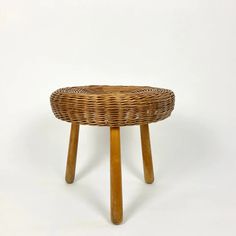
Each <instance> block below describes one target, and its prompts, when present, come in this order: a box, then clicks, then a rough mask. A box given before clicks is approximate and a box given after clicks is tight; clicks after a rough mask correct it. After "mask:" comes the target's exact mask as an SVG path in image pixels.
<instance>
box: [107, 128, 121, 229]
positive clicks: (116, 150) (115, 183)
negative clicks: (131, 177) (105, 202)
mask: <svg viewBox="0 0 236 236" xmlns="http://www.w3.org/2000/svg"><path fill="white" fill-rule="evenodd" d="M110 177H111V187H110V191H111V220H112V222H113V223H114V224H120V223H121V222H122V219H123V206H122V205H123V204H122V177H121V161H120V128H119V127H111V128H110Z"/></svg>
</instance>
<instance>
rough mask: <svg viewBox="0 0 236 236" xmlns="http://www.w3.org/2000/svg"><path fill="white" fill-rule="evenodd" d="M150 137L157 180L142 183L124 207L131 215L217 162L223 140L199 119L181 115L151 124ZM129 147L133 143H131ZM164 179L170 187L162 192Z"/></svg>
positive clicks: (130, 162) (166, 187) (137, 174)
mask: <svg viewBox="0 0 236 236" xmlns="http://www.w3.org/2000/svg"><path fill="white" fill-rule="evenodd" d="M150 138H151V146H152V154H153V155H152V156H153V165H154V172H155V183H154V184H152V185H148V186H144V185H142V186H141V187H140V189H139V191H138V192H137V195H136V196H135V197H134V198H133V199H129V202H130V204H128V205H127V207H126V209H124V211H125V215H126V217H128V218H129V217H131V216H132V215H134V214H135V212H137V211H138V210H141V209H142V207H143V206H145V205H146V204H148V202H150V201H154V200H155V201H156V204H157V205H158V200H159V201H162V200H161V198H162V199H163V198H164V199H165V195H168V192H170V191H171V189H173V188H175V186H176V185H178V183H179V182H181V181H184V180H186V178H191V175H192V174H194V172H197V171H198V169H199V168H202V166H204V167H205V168H207V166H211V165H214V163H215V156H214V153H212V150H214V151H215V152H217V149H219V150H220V140H216V135H214V130H211V129H210V128H209V127H207V126H204V124H202V123H199V122H198V121H196V120H193V119H189V118H185V117H180V116H179V117H172V119H169V120H166V121H165V122H159V123H157V124H151V125H150ZM129 140H132V139H129ZM129 146H132V145H131V144H130V143H129ZM156 154H158V155H156ZM127 159H128V158H127ZM133 162H134V159H133V158H130V160H129V162H126V164H128V166H127V167H129V168H130V167H131V166H134V165H135V163H133ZM157 165H160V166H159V168H158V171H155V170H157V168H155V167H156V166H157ZM132 168H133V167H132ZM132 168H130V170H131V172H132V173H134V174H135V175H136V177H138V178H140V171H138V170H137V169H132ZM138 172H139V173H138ZM162 180H163V181H165V183H167V184H168V186H165V188H164V189H163V190H162V191H163V192H159V191H158V184H157V183H158V182H160V181H162ZM142 181H144V180H143V179H142Z"/></svg>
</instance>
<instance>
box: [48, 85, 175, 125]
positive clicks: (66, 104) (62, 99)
mask: <svg viewBox="0 0 236 236" xmlns="http://www.w3.org/2000/svg"><path fill="white" fill-rule="evenodd" d="M50 102H51V107H52V111H53V113H54V115H55V116H56V117H57V118H58V119H61V120H64V121H67V122H77V123H79V124H82V125H98V126H111V127H119V126H127V125H141V124H147V123H152V122H156V121H160V120H163V119H165V118H167V117H168V116H170V114H171V112H172V111H173V109H174V102H175V95H174V93H173V92H172V91H171V90H169V89H162V88H154V87H148V86H109V85H103V86H101V85H90V86H79V87H66V88H61V89H58V90H56V91H55V92H53V93H52V95H51V97H50Z"/></svg>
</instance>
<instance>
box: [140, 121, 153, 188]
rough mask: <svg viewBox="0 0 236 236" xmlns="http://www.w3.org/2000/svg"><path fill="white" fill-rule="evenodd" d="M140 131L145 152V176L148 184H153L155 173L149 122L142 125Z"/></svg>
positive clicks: (143, 151)
mask: <svg viewBox="0 0 236 236" xmlns="http://www.w3.org/2000/svg"><path fill="white" fill-rule="evenodd" d="M140 133H141V143H142V154H143V170H144V178H145V182H146V183H147V184H151V183H153V181H154V174H153V166H152V152H151V144H150V136H149V127H148V124H144V125H140Z"/></svg>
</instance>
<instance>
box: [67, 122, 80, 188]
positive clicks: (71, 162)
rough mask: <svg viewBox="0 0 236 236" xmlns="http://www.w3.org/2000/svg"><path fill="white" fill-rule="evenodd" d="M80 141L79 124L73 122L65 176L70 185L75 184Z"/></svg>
mask: <svg viewBox="0 0 236 236" xmlns="http://www.w3.org/2000/svg"><path fill="white" fill-rule="evenodd" d="M78 139H79V124H78V123H74V122H73V123H71V131H70V143H69V149H68V156H67V164H66V176H65V180H66V182H67V183H68V184H71V183H73V182H74V178H75V167H76V156H77V146H78Z"/></svg>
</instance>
